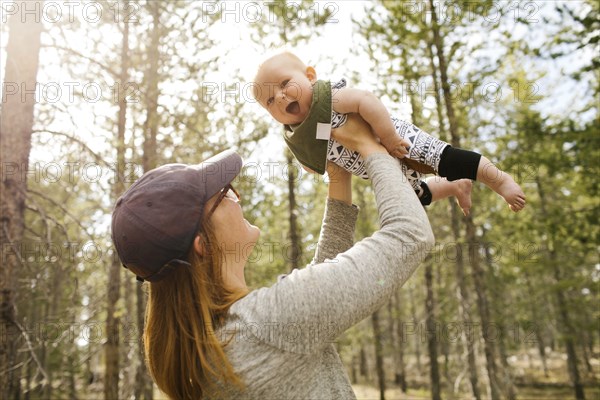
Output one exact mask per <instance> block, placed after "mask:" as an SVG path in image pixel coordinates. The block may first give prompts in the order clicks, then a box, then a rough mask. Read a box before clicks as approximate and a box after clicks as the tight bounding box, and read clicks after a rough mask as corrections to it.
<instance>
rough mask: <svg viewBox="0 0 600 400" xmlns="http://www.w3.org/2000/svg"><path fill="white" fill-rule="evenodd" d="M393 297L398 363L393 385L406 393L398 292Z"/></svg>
mask: <svg viewBox="0 0 600 400" xmlns="http://www.w3.org/2000/svg"><path fill="white" fill-rule="evenodd" d="M394 297H395V300H396V302H395V303H396V304H395V308H396V318H394V319H395V322H396V324H395V325H396V335H395V336H396V342H397V344H398V347H397V351H398V353H397V354H398V361H397V363H396V376H395V383H396V385H400V389H401V390H402V393H406V391H407V390H408V385H407V384H406V367H405V365H404V341H403V340H402V323H403V320H402V315H403V314H402V307H400V291H399V290H396V293H394Z"/></svg>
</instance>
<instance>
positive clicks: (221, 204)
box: [204, 189, 260, 261]
mask: <svg viewBox="0 0 600 400" xmlns="http://www.w3.org/2000/svg"><path fill="white" fill-rule="evenodd" d="M225 190H227V189H225ZM204 210H205V211H204V212H205V217H208V218H210V219H211V222H212V225H213V227H214V235H215V238H216V239H217V242H218V245H219V246H220V247H221V248H222V250H223V251H224V252H225V254H226V256H227V255H232V254H235V255H236V261H238V260H241V259H243V260H244V261H245V260H247V259H248V257H249V256H250V253H251V252H252V248H253V247H254V245H255V243H256V242H257V240H258V238H259V236H260V229H259V228H258V227H256V226H254V225H251V224H250V223H249V222H248V221H247V220H246V219H245V218H244V215H243V212H242V207H241V206H240V202H239V199H238V197H237V195H236V194H235V192H234V191H233V190H231V189H229V190H227V192H226V194H225V195H224V194H223V193H222V191H219V193H217V194H215V195H214V196H213V197H211V199H210V200H209V201H208V202H207V203H206V207H205V209H204ZM211 210H214V211H212V214H210V211H211ZM208 214H210V215H208Z"/></svg>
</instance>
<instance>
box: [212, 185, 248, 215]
mask: <svg viewBox="0 0 600 400" xmlns="http://www.w3.org/2000/svg"><path fill="white" fill-rule="evenodd" d="M225 197H227V198H229V199H230V200H233V201H235V202H236V203H237V202H239V201H240V200H241V196H240V194H239V193H238V191H237V190H235V189H234V188H233V186H231V184H228V185H227V186H225V187H224V188H223V189H222V190H221V193H219V197H217V200H216V201H215V203H214V204H213V206H212V208H211V209H210V211H209V212H208V214H207V215H206V219H208V218H210V217H211V216H212V215H213V213H214V212H215V210H216V209H217V207H218V206H219V204H221V202H222V201H223V199H225Z"/></svg>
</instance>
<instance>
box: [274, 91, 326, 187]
mask: <svg viewBox="0 0 600 400" xmlns="http://www.w3.org/2000/svg"><path fill="white" fill-rule="evenodd" d="M312 94H313V98H312V103H311V105H310V110H309V111H308V115H307V117H306V119H305V120H304V121H302V123H300V125H297V126H295V127H293V126H291V127H290V126H288V125H286V129H291V132H290V131H287V132H285V133H284V135H283V139H284V140H285V143H286V144H287V145H288V147H289V148H290V150H291V151H292V153H293V154H294V156H295V157H296V159H297V160H298V162H300V164H302V165H304V166H305V167H308V168H310V169H312V170H313V171H315V172H317V173H319V174H321V175H323V174H324V173H325V166H326V165H327V144H328V142H329V140H327V139H317V126H318V125H319V124H323V125H329V131H331V83H329V82H327V81H320V80H318V81H317V82H316V83H315V84H314V86H313V93H312ZM323 125H321V127H320V128H319V130H323V129H325V130H326V129H327V126H323Z"/></svg>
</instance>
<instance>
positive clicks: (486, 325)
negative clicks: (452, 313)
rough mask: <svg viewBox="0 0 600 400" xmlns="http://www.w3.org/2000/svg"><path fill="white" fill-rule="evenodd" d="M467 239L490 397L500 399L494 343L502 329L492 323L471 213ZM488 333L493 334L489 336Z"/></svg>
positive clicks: (468, 220) (468, 219) (468, 217)
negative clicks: (499, 329)
mask: <svg viewBox="0 0 600 400" xmlns="http://www.w3.org/2000/svg"><path fill="white" fill-rule="evenodd" d="M465 220H466V225H467V240H468V241H469V261H470V264H471V269H472V270H473V285H474V286H475V293H476V294H477V306H478V307H477V308H478V310H479V318H480V320H481V326H482V334H483V350H484V353H485V360H486V367H487V372H488V378H489V382H490V395H491V396H490V397H491V399H492V400H498V399H500V389H501V388H500V384H499V381H498V376H497V366H496V349H495V345H494V343H496V339H497V337H498V335H500V331H498V326H497V325H492V323H491V322H492V321H491V318H490V309H489V306H488V299H487V292H486V283H485V277H484V271H483V268H482V267H481V263H480V259H479V241H478V240H477V234H476V231H475V224H474V223H473V216H472V214H469V215H468V216H467V217H466V218H465ZM488 335H493V336H492V337H489V336H488Z"/></svg>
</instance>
